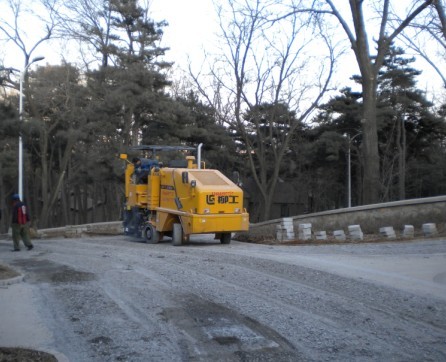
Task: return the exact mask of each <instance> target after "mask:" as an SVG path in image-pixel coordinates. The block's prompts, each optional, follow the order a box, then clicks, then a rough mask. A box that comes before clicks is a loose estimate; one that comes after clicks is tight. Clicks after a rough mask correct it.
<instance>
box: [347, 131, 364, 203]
mask: <svg viewBox="0 0 446 362" xmlns="http://www.w3.org/2000/svg"><path fill="white" fill-rule="evenodd" d="M361 134H362V133H357V134H355V135H354V136H353V137H352V138H350V135H347V137H348V138H347V140H348V150H347V170H348V171H347V173H348V175H347V182H348V188H347V189H348V207H352V165H351V152H350V148H351V144H352V142H353V140H354V139H355V138H356V137H358V136H359V135H361Z"/></svg>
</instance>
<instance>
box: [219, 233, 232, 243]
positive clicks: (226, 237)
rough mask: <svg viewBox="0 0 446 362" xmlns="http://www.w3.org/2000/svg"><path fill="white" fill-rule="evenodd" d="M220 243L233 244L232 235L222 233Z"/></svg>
mask: <svg viewBox="0 0 446 362" xmlns="http://www.w3.org/2000/svg"><path fill="white" fill-rule="evenodd" d="M220 242H221V243H222V244H229V243H230V242H231V233H221V236H220Z"/></svg>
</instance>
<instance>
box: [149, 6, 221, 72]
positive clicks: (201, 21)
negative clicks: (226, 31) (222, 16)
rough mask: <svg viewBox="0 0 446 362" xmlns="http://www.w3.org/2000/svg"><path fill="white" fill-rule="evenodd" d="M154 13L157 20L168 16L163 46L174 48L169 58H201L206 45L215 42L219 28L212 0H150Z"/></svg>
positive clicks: (177, 60) (181, 59)
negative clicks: (215, 35)
mask: <svg viewBox="0 0 446 362" xmlns="http://www.w3.org/2000/svg"><path fill="white" fill-rule="evenodd" d="M150 10H151V14H152V18H153V19H154V20H156V21H158V20H167V22H168V23H169V26H167V27H166V28H164V37H163V46H169V47H170V48H171V49H170V51H169V52H168V53H167V55H168V58H169V59H171V60H172V61H175V62H177V63H182V64H185V63H186V62H187V56H191V57H192V60H194V61H195V60H197V61H199V60H200V58H201V55H202V54H203V51H202V50H203V48H205V47H211V46H212V44H213V43H214V42H215V40H214V39H215V37H214V34H215V32H216V31H217V29H218V23H217V17H216V14H215V10H214V7H213V3H212V0H189V1H186V0H151V7H150Z"/></svg>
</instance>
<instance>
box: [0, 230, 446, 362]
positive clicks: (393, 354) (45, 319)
mask: <svg viewBox="0 0 446 362" xmlns="http://www.w3.org/2000/svg"><path fill="white" fill-rule="evenodd" d="M10 248H11V245H10V243H9V242H6V241H0V264H6V265H8V266H10V267H12V268H13V269H14V270H16V271H19V272H21V273H22V274H24V275H25V277H24V280H23V281H22V282H21V283H20V284H14V285H8V286H5V287H2V288H1V289H0V296H1V295H3V296H4V298H0V316H1V319H2V320H3V321H5V323H1V324H0V346H4V347H11V346H21V347H26V348H40V349H42V350H44V351H57V352H58V353H60V354H61V355H64V356H66V358H67V359H68V360H69V361H169V362H170V361H210V360H215V361H323V360H326V361H345V360H354V361H382V360H386V361H389V360H395V361H420V360H424V361H444V360H446V241H445V240H424V241H413V242H405V243H401V242H399V243H398V242H395V243H392V242H388V243H376V244H374V243H370V244H343V245H323V246H321V245H318V246H310V245H305V246H303V245H299V246H280V245H274V246H271V245H256V244H247V243H240V242H235V241H233V242H232V243H231V244H230V245H221V244H219V243H216V242H215V241H213V240H212V238H210V237H207V236H204V237H198V238H196V239H192V240H191V243H190V244H189V245H187V246H181V247H173V246H171V245H170V242H168V241H166V242H161V243H159V244H155V245H153V244H152V245H148V244H144V243H141V242H137V241H135V240H132V239H130V238H127V237H122V236H113V237H95V238H83V239H49V240H36V241H35V249H34V250H33V251H30V252H20V253H10V252H9V249H10ZM14 300H16V301H17V304H15V305H14V306H12V305H11V304H13V303H12V301H14ZM8 301H9V304H8ZM24 309H25V310H26V312H24ZM2 314H3V315H2Z"/></svg>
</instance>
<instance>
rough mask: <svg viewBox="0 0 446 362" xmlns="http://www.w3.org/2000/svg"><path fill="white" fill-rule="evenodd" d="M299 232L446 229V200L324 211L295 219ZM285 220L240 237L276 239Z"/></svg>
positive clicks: (265, 224) (254, 227)
mask: <svg viewBox="0 0 446 362" xmlns="http://www.w3.org/2000/svg"><path fill="white" fill-rule="evenodd" d="M292 219H293V223H294V228H295V230H298V225H299V224H307V223H308V224H312V229H313V231H319V230H325V231H327V233H329V234H332V233H333V231H334V230H341V229H343V230H347V229H348V226H349V225H353V224H357V225H361V229H362V231H363V232H364V233H365V234H379V229H380V228H382V227H385V226H393V228H394V229H395V231H397V232H398V233H401V232H402V230H403V229H404V225H413V226H414V227H415V229H418V230H420V229H421V227H422V225H423V224H425V223H436V224H437V225H439V227H440V229H444V227H445V223H446V196H438V197H430V198H424V199H413V200H404V201H396V202H387V203H382V204H374V205H365V206H357V207H352V208H348V209H338V210H330V211H324V212H319V213H314V214H306V215H298V216H293V217H292ZM280 222H281V219H276V220H269V221H266V222H263V223H257V224H251V225H250V230H249V232H247V233H240V234H239V237H240V239H241V240H242V239H246V238H247V239H252V240H258V239H264V240H273V239H276V225H278V224H280Z"/></svg>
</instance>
